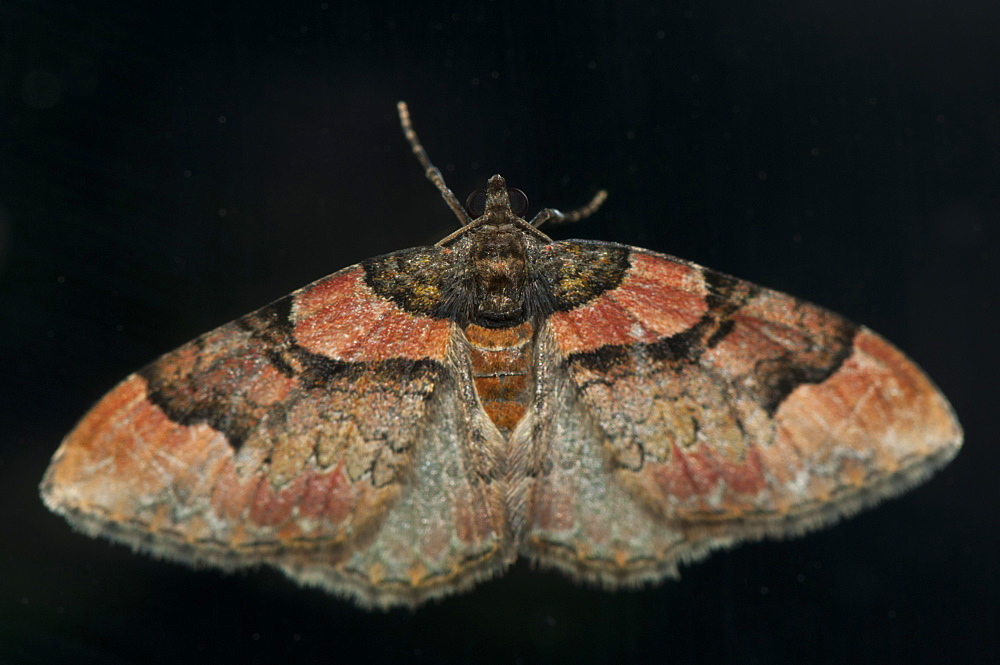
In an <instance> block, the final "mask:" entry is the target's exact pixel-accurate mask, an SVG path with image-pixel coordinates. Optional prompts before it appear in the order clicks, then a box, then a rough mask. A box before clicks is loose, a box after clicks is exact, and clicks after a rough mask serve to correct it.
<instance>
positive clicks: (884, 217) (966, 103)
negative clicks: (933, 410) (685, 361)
mask: <svg viewBox="0 0 1000 665" xmlns="http://www.w3.org/2000/svg"><path fill="white" fill-rule="evenodd" d="M139 4H140V3H125V2H118V3H97V2H86V3H84V2H79V3H65V2H22V1H17V2H9V1H8V2H5V3H4V4H3V7H2V9H0V18H2V24H0V29H2V35H0V39H2V52H0V86H2V87H0V94H2V97H0V280H2V283H0V299H2V300H0V317H2V321H3V328H2V338H0V363H2V364H0V371H2V375H0V376H2V378H0V388H2V390H3V394H2V397H3V399H2V400H0V425H2V427H0V432H2V437H3V438H2V447H0V525H2V526H3V536H2V537H0V543H2V545H0V661H2V662H38V663H44V662H76V663H133V662H134V663H144V662H149V663H190V662H199V661H202V660H211V661H213V662H217V663H224V662H238V663H272V662H278V661H284V662H313V661H317V662H336V663H354V662H365V661H371V662H375V661H388V662H417V663H420V662H425V663H443V662H476V661H487V660H488V661H493V660H496V661H499V662H508V663H517V662H524V663H532V662H561V661H577V662H584V661H592V662H630V663H644V662H657V661H662V662H670V663H702V662H705V663H710V662H726V663H782V662H809V663H826V662H829V663H942V662H1000V646H998V645H1000V638H998V636H997V631H998V629H1000V626H998V610H997V606H998V600H1000V599H998V588H1000V581H998V579H997V577H998V565H997V562H998V555H1000V547H998V545H1000V538H998V528H997V526H998V525H997V522H998V520H997V509H998V501H997V500H998V498H1000V497H998V490H997V474H998V470H1000V446H998V443H1000V435H998V433H997V418H996V413H997V411H998V397H997V386H996V380H995V373H996V370H997V362H996V360H997V353H996V352H995V338H996V329H997V325H996V324H997V313H996V311H997V301H996V295H995V294H996V288H997V285H998V284H997V280H996V278H995V265H994V262H995V261H996V259H995V255H996V253H997V234H996V226H997V221H998V213H1000V186H998V178H1000V170H998V166H1000V159H998V150H1000V94H998V93H1000V74H998V66H997V63H998V62H1000V47H998V46H997V42H998V41H1000V38H998V34H1000V22H998V18H1000V16H998V11H997V9H996V7H997V5H996V3H994V2H990V1H988V0H973V1H971V2H964V3H951V2H944V1H941V2H917V1H914V0H888V1H884V2H877V3H872V2H869V1H862V0H843V1H841V2H828V1H826V0H812V1H810V2H737V1H736V0H731V1H721V0H720V1H715V2H698V3H660V4H657V3H616V2H597V1H582V2H577V3H566V4H564V5H561V6H560V5H550V4H548V3H543V2H537V3H530V4H523V5H522V4H520V3H518V4H516V5H515V4H508V3H501V2H485V3H484V2H469V3H452V4H450V5H449V6H444V5H435V4H431V3H419V2H414V3H398V4H397V5H396V6H391V5H380V4H378V3H376V4H365V3H360V2H359V3H345V4H344V5H341V4H339V3H336V2H329V3H321V2H308V3H294V2H269V3H256V4H255V3H250V2H230V3H219V4H216V3H210V2H184V1H183V0H182V1H178V2H173V3H163V4H164V6H163V7H161V8H158V9H150V8H146V7H142V8H140V7H139ZM398 99H405V100H407V101H408V102H409V103H410V108H411V111H412V113H413V117H414V121H415V123H416V127H417V130H418V131H419V132H420V134H421V137H422V139H423V140H424V143H425V145H426V147H427V149H428V151H429V152H430V155H431V157H432V159H434V160H435V161H436V162H437V163H438V165H439V166H440V167H441V168H442V169H443V170H444V172H445V175H446V177H447V179H448V181H449V183H450V185H451V187H452V188H453V189H454V190H455V191H456V192H457V193H459V196H460V197H461V198H464V196H465V194H466V193H467V192H468V191H470V190H472V189H475V188H477V187H481V186H482V185H483V183H484V181H485V179H486V178H487V177H488V176H489V175H491V174H493V173H495V172H502V173H503V174H504V175H505V176H506V177H507V179H508V182H509V183H510V184H511V185H513V186H516V187H519V188H521V189H523V190H525V191H526V192H527V194H528V196H529V198H530V199H531V201H532V209H533V210H537V209H538V208H540V207H544V206H555V207H560V208H563V209H568V208H572V207H574V206H576V205H579V204H581V203H583V202H585V201H586V200H588V198H589V197H590V196H591V195H592V194H593V193H594V192H595V191H596V190H597V189H598V188H602V187H603V188H607V189H608V190H609V192H610V198H609V200H608V202H607V203H606V205H605V207H604V208H603V209H602V210H601V212H600V213H599V214H597V215H595V216H594V217H593V218H592V219H589V220H586V221H585V222H582V223H580V224H578V225H576V226H575V227H572V228H559V229H555V230H553V231H552V233H553V235H554V236H555V237H557V238H567V237H582V238H594V239H603V240H615V241H619V242H624V243H629V244H634V245H640V246H644V247H649V248H651V249H655V250H658V251H664V252H668V253H671V254H675V255H677V256H682V257H685V258H688V259H691V260H694V261H696V262H699V263H702V264H706V265H709V266H712V267H714V268H716V269H719V270H722V271H725V272H728V273H731V274H735V275H738V276H740V277H743V278H746V279H750V280H753V281H756V282H759V283H762V284H765V285H767V286H771V287H774V288H778V289H781V290H784V291H789V292H792V293H794V294H796V295H799V296H801V297H804V298H806V299H808V300H812V301H815V302H818V303H821V304H823V305H825V306H827V307H829V308H831V309H834V310H836V311H839V312H841V313H844V314H846V315H848V316H849V317H851V318H853V319H854V320H856V321H859V322H862V323H865V324H868V325H870V326H871V327H873V328H875V329H876V330H878V331H880V332H881V333H883V334H884V335H885V336H887V337H888V338H889V339H891V340H893V341H894V342H895V343H896V344H898V345H899V346H900V347H901V348H902V349H903V350H905V351H906V352H907V353H909V354H910V355H911V356H912V357H913V358H914V359H916V360H917V361H918V362H919V363H920V364H921V365H922V366H923V367H924V368H925V369H926V370H927V371H928V373H929V374H930V375H931V376H932V377H934V379H935V380H936V381H937V382H938V384H939V385H940V386H941V388H942V390H943V391H944V392H945V394H947V395H948V396H949V398H950V399H951V400H952V402H953V404H954V406H955V409H956V411H957V412H958V414H959V417H960V418H961V420H962V422H963V425H964V426H965V428H966V434H967V441H966V445H965V448H964V449H963V451H962V452H961V453H960V455H959V456H958V458H957V459H956V460H955V461H954V462H953V463H952V464H951V465H950V466H948V467H947V468H945V469H944V470H943V471H942V472H941V473H939V474H938V475H937V476H936V477H935V478H934V479H933V480H932V481H930V482H929V483H928V484H927V485H925V486H922V487H921V488H919V489H917V490H915V491H913V492H911V493H909V494H907V495H906V496H905V497H903V498H900V499H897V500H894V501H891V502H889V503H887V504H885V505H883V506H880V507H879V508H877V509H875V510H872V511H869V512H866V513H864V514H862V515H860V516H858V517H856V518H854V519H852V520H849V521H847V522H845V523H843V524H840V525H838V526H837V527H835V528H833V529H830V530H827V531H823V532H820V533H816V534H813V535H810V536H808V537H805V538H802V539H799V540H794V541H787V542H768V543H762V544H756V545H748V546H744V547H740V548H737V549H736V550H733V551H730V552H725V553H719V554H716V555H715V556H713V557H711V558H710V559H709V560H707V561H705V562H703V563H700V564H697V565H694V566H691V567H688V568H685V569H684V571H683V579H681V580H680V581H678V582H670V583H666V584H663V585H661V586H658V587H655V588H651V589H646V590H641V591H634V592H623V593H615V594H609V593H605V592H602V591H598V590H594V589H589V588H582V587H578V586H576V585H574V584H572V583H570V582H569V581H567V580H565V579H564V578H562V577H561V576H559V575H556V574H553V573H548V572H539V571H533V570H531V569H530V568H529V567H528V566H524V565H518V566H516V567H515V569H514V570H512V571H511V572H510V573H508V574H507V575H506V576H505V577H503V578H501V579H498V580H494V581H491V582H488V583H485V584H482V585H480V586H479V587H478V588H477V589H476V590H474V591H473V592H471V593H468V594H465V595H462V596H458V597H454V598H450V599H447V600H445V601H443V602H441V603H439V604H431V605H429V606H427V607H424V608H421V609H420V610H418V611H417V612H415V613H411V612H407V611H393V612H389V613H375V614H369V613H366V612H362V611H359V610H357V609H355V608H354V607H353V606H351V605H349V604H347V603H345V602H343V601H340V600H337V599H335V598H333V597H329V596H326V595H324V594H323V593H321V592H319V591H316V590H303V589H300V588H297V587H295V586H294V585H293V584H292V583H291V582H289V581H287V580H285V579H284V578H283V577H282V576H281V575H280V574H278V573H276V572H272V571H258V572H254V573H251V574H249V575H242V574H238V575H229V576H226V575H223V574H219V573H216V572H213V571H200V572H195V571H191V570H189V569H186V568H183V567H181V566H177V565H173V564H167V563H162V562H157V561H154V560H151V559H149V558H147V557H143V556H136V555H133V554H132V553H131V552H129V551H128V550H127V549H126V548H123V547H118V546H112V545H109V544H108V543H106V542H103V541H97V540H91V539H89V538H86V537H84V536H81V535H79V534H76V533H74V532H73V531H71V530H70V528H69V527H68V526H67V525H66V523H65V522H64V521H63V520H61V519H59V518H57V517H55V516H53V515H51V514H49V513H48V512H47V511H46V510H45V509H44V507H43V506H42V505H41V503H40V501H39V499H38V496H37V483H38V481H39V479H40V478H41V475H42V473H43V471H44V468H45V465H46V464H47V461H48V459H49V457H50V455H51V454H52V452H53V451H54V450H55V448H56V447H57V446H58V443H59V441H60V438H61V437H62V436H63V435H64V434H65V433H66V432H68V431H69V430H70V428H71V427H72V426H73V424H74V422H75V421H76V420H77V419H78V418H79V417H80V416H81V415H82V414H83V412H84V411H85V410H86V409H87V408H88V407H89V406H90V405H91V404H92V403H93V402H94V401H95V400H96V399H97V398H98V397H100V396H101V394H103V393H104V392H105V391H106V390H107V389H109V388H110V387H111V386H112V385H114V383H116V382H117V381H118V380H119V379H121V378H122V377H124V376H125V375H126V374H128V373H129V372H130V371H132V370H134V369H136V368H138V367H139V366H141V365H143V364H145V363H146V362H148V361H150V360H152V359H153V358H155V357H156V356H157V355H159V354H160V353H163V352H165V351H167V350H169V349H171V348H173V347H175V346H177V345H179V344H180V343H182V342H184V341H186V340H188V339H190V338H192V337H194V336H195V335H197V334H198V333H201V332H203V331H205V330H208V329H209V328H211V327H214V326H216V325H218V324H221V323H224V322H226V321H227V320H230V319H232V318H234V317H235V316H238V315H240V314H242V313H244V312H247V311H250V310H252V309H255V308H256V307H258V306H260V305H263V304H265V303H267V302H269V301H270V300H272V299H274V298H276V297H278V296H281V295H283V294H285V293H287V292H288V291H291V290H293V289H295V288H297V287H299V286H301V285H303V284H305V283H307V282H309V281H312V280H314V279H316V278H318V277H321V276H323V275H325V274H327V273H330V272H333V271H334V270H336V269H339V268H341V267H343V266H345V265H348V264H351V263H354V262H357V261H359V260H361V259H363V258H365V257H368V256H373V255H376V254H380V253H384V252H388V251H391V250H394V249H399V248H403V247H408V246H413V245H418V244H430V243H432V242H434V241H436V240H437V239H439V238H440V237H442V236H443V235H445V234H446V233H448V232H450V231H451V230H453V228H455V221H454V219H453V218H452V217H451V215H450V213H449V211H448V210H447V208H446V207H445V206H444V205H443V204H442V202H441V200H440V198H439V196H438V194H437V193H436V192H435V190H434V189H433V188H432V186H431V185H430V184H429V183H427V182H426V181H425V180H424V178H423V176H422V174H421V172H420V170H419V168H418V166H417V164H416V162H415V160H414V159H413V157H412V156H411V155H410V153H409V151H408V149H407V146H406V145H405V143H404V141H403V139H402V136H401V134H400V131H399V128H398V124H397V120H396V117H395V102H396V101H397V100H398Z"/></svg>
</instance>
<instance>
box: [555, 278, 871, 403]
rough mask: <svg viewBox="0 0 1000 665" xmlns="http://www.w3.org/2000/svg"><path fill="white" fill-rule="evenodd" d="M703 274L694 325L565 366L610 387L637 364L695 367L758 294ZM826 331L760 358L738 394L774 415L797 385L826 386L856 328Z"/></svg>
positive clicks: (840, 322)
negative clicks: (799, 348) (701, 303)
mask: <svg viewBox="0 0 1000 665" xmlns="http://www.w3.org/2000/svg"><path fill="white" fill-rule="evenodd" d="M703 274H704V278H705V283H706V285H707V286H708V291H709V292H708V295H707V296H706V301H707V305H708V310H707V311H706V312H705V314H704V315H702V317H701V318H700V319H699V320H698V322H697V323H695V324H694V325H693V326H691V327H690V328H688V329H687V330H684V331H682V332H679V333H677V334H674V335H671V336H669V337H664V338H662V339H659V340H657V341H656V342H653V343H650V344H633V345H608V346H603V347H600V348H598V349H594V350H593V351H585V352H580V353H574V354H572V355H570V356H569V357H568V358H567V360H566V362H567V365H568V366H569V367H570V369H581V370H585V371H588V372H589V373H592V374H594V375H596V376H600V377H602V378H601V379H599V380H600V381H609V382H614V381H615V380H616V377H620V376H633V375H635V374H637V373H642V371H643V370H642V367H641V365H647V366H648V365H649V364H650V363H651V362H652V363H654V364H656V365H660V366H662V365H666V366H667V367H670V366H674V367H684V366H689V365H693V364H696V363H698V362H699V361H700V360H701V357H702V356H703V355H704V354H705V353H706V352H707V351H709V350H711V349H713V348H715V347H716V346H718V345H719V344H720V343H721V342H722V341H723V340H724V339H726V337H727V336H728V335H729V334H730V333H732V332H733V330H734V328H735V326H736V320H737V319H736V314H737V313H738V312H739V311H740V310H741V309H742V308H743V307H745V306H746V305H747V304H748V303H750V302H751V301H753V299H754V298H756V297H757V296H758V295H759V294H760V293H761V291H762V289H761V288H760V287H758V286H756V285H753V284H750V283H748V282H744V281H742V280H738V279H735V278H733V277H729V276H728V275H724V274H721V273H717V272H714V271H711V270H705V269H703ZM810 307H811V306H810ZM825 330H826V334H825V335H824V337H823V339H822V340H818V341H817V343H816V344H814V345H813V346H812V347H811V348H809V349H807V350H806V352H805V353H795V352H793V351H788V352H786V353H783V354H781V355H777V356H773V357H769V358H763V359H761V360H760V361H759V362H758V363H757V364H756V365H755V366H754V369H753V371H752V372H751V374H752V377H751V380H749V381H745V382H741V390H746V391H748V392H750V393H751V394H752V395H753V397H754V399H755V400H756V401H757V403H758V404H760V405H761V407H762V408H763V409H765V410H766V411H767V413H768V414H771V415H773V414H774V412H775V411H776V410H777V409H778V407H779V406H780V405H781V403H782V402H783V401H784V400H785V398H786V397H787V396H788V395H789V394H790V393H791V392H792V391H793V390H795V388H796V387H798V386H799V385H802V384H804V383H822V382H823V381H825V380H826V379H827V378H829V377H830V376H831V375H833V374H834V373H835V372H836V371H837V370H838V369H840V366H841V365H842V364H843V363H844V361H845V360H847V358H848V357H849V356H850V355H851V351H852V348H853V343H854V336H855V335H856V333H857V331H858V327H857V326H856V325H855V324H853V323H851V322H850V321H847V320H846V319H843V318H841V317H838V316H835V315H831V320H830V321H829V322H828V323H827V327H826V328H825ZM646 371H648V369H647V370H646Z"/></svg>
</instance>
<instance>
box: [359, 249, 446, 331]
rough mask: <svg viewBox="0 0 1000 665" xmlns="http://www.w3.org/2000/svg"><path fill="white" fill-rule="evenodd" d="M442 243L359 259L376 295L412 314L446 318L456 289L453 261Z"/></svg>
mask: <svg viewBox="0 0 1000 665" xmlns="http://www.w3.org/2000/svg"><path fill="white" fill-rule="evenodd" d="M447 251H448V250H446V249H443V248H441V247H417V248H413V249H404V250H401V251H398V252H393V253H391V254H384V255H382V256H376V257H375V258H372V259H368V260H367V261H363V262H362V263H361V265H362V267H363V268H364V269H365V283H366V284H367V285H368V287H369V288H370V289H371V290H372V291H374V292H375V293H376V294H378V295H379V296H381V297H383V298H385V299H387V300H390V301H392V302H393V303H394V304H395V305H396V306H397V307H399V308H400V309H402V310H404V311H406V312H409V313H411V314H420V315H423V316H434V317H437V318H447V315H446V313H445V310H446V308H447V306H448V300H449V296H450V294H452V292H453V291H454V290H455V288H456V285H455V284H454V283H452V282H453V281H454V280H453V279H449V277H450V275H451V274H452V273H453V268H452V262H451V261H449V260H447V259H446V258H445V257H444V256H442V254H443V253H445V252H447Z"/></svg>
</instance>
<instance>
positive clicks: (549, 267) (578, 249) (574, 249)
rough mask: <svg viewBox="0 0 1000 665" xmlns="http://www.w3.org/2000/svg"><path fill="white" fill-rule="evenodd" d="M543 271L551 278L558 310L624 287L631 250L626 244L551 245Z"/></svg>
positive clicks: (572, 241)
mask: <svg viewBox="0 0 1000 665" xmlns="http://www.w3.org/2000/svg"><path fill="white" fill-rule="evenodd" d="M547 249H548V251H547V252H546V254H545V255H544V259H543V262H542V269H541V271H540V274H543V275H545V276H548V278H549V280H551V284H550V285H549V291H550V293H551V294H552V298H551V300H552V305H553V308H554V310H555V311H557V312H565V311H569V310H571V309H575V308H577V307H580V306H582V305H586V304H587V303H589V302H590V301H592V300H594V299H595V298H597V297H598V296H600V295H601V294H602V293H605V292H607V291H612V290H614V289H617V288H618V287H619V286H621V283H622V280H624V279H625V274H626V273H627V272H628V270H629V268H630V267H631V263H630V262H629V257H630V255H631V250H630V249H629V248H628V247H625V246H623V245H615V244H612V243H603V242H592V243H590V242H581V241H578V240H571V241H567V242H557V243H553V244H552V245H550V246H548V248H547Z"/></svg>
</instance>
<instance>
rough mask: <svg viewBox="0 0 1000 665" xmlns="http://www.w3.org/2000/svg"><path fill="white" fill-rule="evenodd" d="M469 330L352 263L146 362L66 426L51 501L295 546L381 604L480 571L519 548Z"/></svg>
mask: <svg viewBox="0 0 1000 665" xmlns="http://www.w3.org/2000/svg"><path fill="white" fill-rule="evenodd" d="M455 335H456V330H455V329H454V326H453V325H452V324H451V323H450V322H449V321H447V320H443V319H437V318H433V317H429V316H420V315H414V314H411V313H407V312H404V311H403V310H401V309H399V308H398V307H397V306H396V305H395V304H394V303H392V302H391V301H389V300H387V299H385V298H382V297H380V296H379V295H377V294H376V293H374V292H373V291H372V290H371V289H370V288H369V286H368V285H367V284H366V282H365V270H364V268H362V267H359V266H355V267H351V268H347V269H345V270H343V271H341V272H339V273H336V274H334V275H331V276H330V277H327V278H325V279H323V280H320V281H318V282H316V283H314V284H312V285H310V286H308V287H305V288H303V289H301V290H300V291H297V292H296V293H293V294H292V295H290V296H288V297H286V298H283V299H282V300H279V301H277V302H275V303H273V304H272V305H269V306H267V307H265V308H263V309H261V310H259V311H257V312H255V313H253V314H249V315H247V316H245V317H243V318H241V319H238V320H236V321H234V322H232V323H230V324H227V325H225V326H222V327H220V328H218V329H217V330H215V331H212V332H210V333H208V334H206V335H204V336H202V337H200V338H198V339H196V340H194V341H193V342H191V343H189V344H187V345H185V346H183V347H181V348H179V349H177V350H176V351H173V352H171V353H169V354H167V355H165V356H164V357H162V358H160V359H159V360H157V361H156V362H154V363H153V364H151V365H150V366H148V367H147V368H145V369H143V370H141V371H139V372H137V373H136V374H133V375H132V376H130V377H128V378H127V379H126V380H125V381H124V382H122V383H121V384H120V385H119V386H118V387H116V388H115V389H114V390H113V391H111V392H110V393H109V394H108V395H107V396H105V397H104V398H103V399H102V400H101V401H100V402H99V403H98V404H97V405H96V406H95V407H94V408H93V409H92V410H91V411H90V413H89V414H88V415H87V416H86V417H85V418H84V419H83V421H82V422H81V423H80V424H79V425H78V426H77V427H76V429H75V430H74V431H73V432H72V433H70V435H69V436H68V437H67V438H66V439H65V441H64V442H63V444H62V446H61V447H60V449H59V450H58V452H57V453H56V455H55V457H54V458H53V462H52V464H51V466H50V468H49V470H48V472H47V473H46V476H45V479H44V480H43V483H42V494H43V498H44V500H45V503H46V504H47V505H48V506H49V508H51V509H52V510H54V511H55V512H57V513H60V514H62V515H64V516H65V517H66V518H67V519H69V521H70V522H72V523H73V524H75V525H76V526H77V527H79V528H80V529H81V530H83V531H86V532H88V533H90V534H92V535H98V534H99V535H104V536H107V537H109V538H112V539H114V540H119V541H122V542H125V543H128V544H130V545H132V546H133V547H136V548H138V549H143V550H148V551H150V552H152V553H154V554H157V555H161V556H164V557H167V558H172V559H179V560H182V561H186V562H189V563H194V564H209V565H217V566H220V567H224V568H233V567H239V566H246V565H253V564H259V563H267V564H271V565H275V566H277V567H279V568H281V569H283V570H284V571H285V572H286V573H288V574H289V575H290V576H292V577H293V578H296V579H297V580H299V581H301V582H303V583H308V584H316V585H320V586H323V587H325V588H326V589H328V590H331V591H333V592H336V593H339V594H342V595H347V596H351V597H354V598H356V599H357V600H358V601H359V602H361V603H362V604H368V605H380V606H387V605H395V604H404V605H413V604H416V603H418V602H420V601H422V600H424V599H426V598H428V597H433V596H435V595H439V594H440V593H444V592H448V591H450V590H453V589H454V588H460V587H463V586H468V585H471V584H472V583H473V582H474V581H475V579H477V578H480V577H484V576H488V575H490V574H494V573H495V572H497V571H498V570H500V569H501V568H502V567H503V566H505V565H506V564H507V563H508V562H509V559H510V558H511V555H510V553H509V552H508V550H509V549H510V548H509V538H508V536H507V534H506V527H505V521H504V516H503V512H502V510H503V509H502V504H501V502H502V497H497V496H495V494H496V490H491V489H490V487H489V484H488V483H487V482H485V481H484V480H483V479H484V478H485V477H486V476H488V475H489V473H490V465H491V464H492V463H493V462H492V460H490V459H487V458H485V457H484V455H482V454H478V453H477V452H476V450H472V449H470V448H469V446H468V445H466V444H465V442H466V441H469V440H477V441H480V442H484V441H485V442H490V441H491V440H492V439H495V438H496V437H498V436H499V435H498V434H497V433H496V429H495V427H493V425H492V423H490V422H489V420H488V417H487V416H486V415H485V414H484V413H482V410H481V409H480V408H479V406H478V404H477V402H476V398H475V395H474V394H473V393H472V388H471V385H472V382H471V378H469V376H468V373H469V369H468V367H466V364H467V363H465V364H463V361H462V354H461V353H460V352H459V351H456V346H457V343H458V342H457V338H456V337H455ZM494 443H495V442H494ZM491 445H492V444H491ZM491 445H483V446H480V448H478V449H477V450H480V451H482V450H489V449H491ZM492 447H493V448H495V447H496V445H492Z"/></svg>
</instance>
